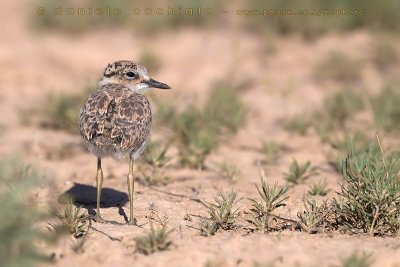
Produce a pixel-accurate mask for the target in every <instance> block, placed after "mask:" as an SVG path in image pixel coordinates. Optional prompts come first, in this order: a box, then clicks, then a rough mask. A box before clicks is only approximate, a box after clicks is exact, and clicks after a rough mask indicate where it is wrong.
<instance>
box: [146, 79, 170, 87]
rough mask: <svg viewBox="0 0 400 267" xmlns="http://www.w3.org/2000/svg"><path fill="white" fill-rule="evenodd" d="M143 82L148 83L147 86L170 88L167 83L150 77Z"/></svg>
mask: <svg viewBox="0 0 400 267" xmlns="http://www.w3.org/2000/svg"><path fill="white" fill-rule="evenodd" d="M143 83H146V84H148V85H149V87H153V88H159V89H171V87H169V85H168V84H165V83H160V82H159V81H156V80H153V79H150V80H148V81H144V82H143Z"/></svg>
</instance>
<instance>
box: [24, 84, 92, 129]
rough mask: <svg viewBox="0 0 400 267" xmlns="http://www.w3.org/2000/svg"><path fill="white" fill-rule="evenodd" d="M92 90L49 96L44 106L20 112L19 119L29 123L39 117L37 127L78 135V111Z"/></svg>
mask: <svg viewBox="0 0 400 267" xmlns="http://www.w3.org/2000/svg"><path fill="white" fill-rule="evenodd" d="M93 91H94V88H87V89H85V90H84V92H83V93H81V94H71V95H65V94H64V93H60V94H50V95H49V96H48V99H47V101H46V103H45V104H44V105H42V106H41V107H40V108H35V109H33V110H29V111H22V112H21V116H22V117H21V119H22V120H25V121H30V120H31V119H32V117H35V116H37V117H40V121H39V125H40V126H41V127H43V128H52V129H56V130H64V131H67V132H69V133H74V134H78V126H77V125H78V121H79V110H80V108H81V106H82V104H83V102H84V101H85V99H86V97H87V96H88V95H89V93H91V92H93Z"/></svg>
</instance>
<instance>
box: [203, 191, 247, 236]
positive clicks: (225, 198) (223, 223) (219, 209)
mask: <svg viewBox="0 0 400 267" xmlns="http://www.w3.org/2000/svg"><path fill="white" fill-rule="evenodd" d="M218 196H219V198H218V197H215V198H214V201H215V204H214V203H208V204H209V205H208V213H209V214H210V216H211V220H213V221H214V222H215V223H216V224H217V226H218V227H221V228H222V229H224V230H227V229H231V228H232V227H233V225H234V223H235V221H236V217H237V216H238V215H237V212H238V210H239V208H237V209H235V210H234V209H233V207H234V206H235V205H236V204H237V203H238V202H239V201H240V199H239V200H236V196H237V193H236V192H235V191H234V190H233V189H232V190H231V192H230V193H229V194H228V193H224V192H222V191H220V192H219V193H218Z"/></svg>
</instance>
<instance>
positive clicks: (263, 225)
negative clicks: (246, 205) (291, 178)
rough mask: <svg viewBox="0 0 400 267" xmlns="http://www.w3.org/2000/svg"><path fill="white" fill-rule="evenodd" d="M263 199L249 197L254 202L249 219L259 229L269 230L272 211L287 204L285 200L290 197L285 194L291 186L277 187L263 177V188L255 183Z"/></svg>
mask: <svg viewBox="0 0 400 267" xmlns="http://www.w3.org/2000/svg"><path fill="white" fill-rule="evenodd" d="M255 186H256V188H257V191H258V194H259V195H260V197H261V201H260V202H258V201H256V200H255V199H252V198H249V200H250V201H251V202H252V208H251V209H250V213H249V215H250V217H249V218H248V219H247V221H248V222H249V223H251V224H252V225H254V226H255V227H256V228H257V230H258V231H262V232H268V231H269V230H270V229H271V228H272V227H271V220H272V216H271V215H272V213H273V212H274V211H275V210H276V209H277V208H279V207H283V206H286V204H285V200H287V199H288V198H289V197H288V196H285V195H286V193H287V192H288V191H289V188H290V187H283V188H281V189H279V190H278V189H277V187H278V185H277V184H274V185H273V186H271V187H270V186H269V185H267V184H266V183H265V182H264V180H263V178H262V177H261V190H260V188H259V187H258V185H255Z"/></svg>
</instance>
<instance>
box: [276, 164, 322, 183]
mask: <svg viewBox="0 0 400 267" xmlns="http://www.w3.org/2000/svg"><path fill="white" fill-rule="evenodd" d="M310 166H311V162H310V161H307V162H306V164H304V165H299V163H297V160H295V159H293V162H292V164H291V165H290V168H289V173H284V176H285V180H286V181H288V182H289V183H293V184H302V183H304V181H305V180H307V179H308V178H309V177H311V176H313V175H316V174H317V172H316V167H313V168H311V169H310V170H308V168H309V167H310Z"/></svg>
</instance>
